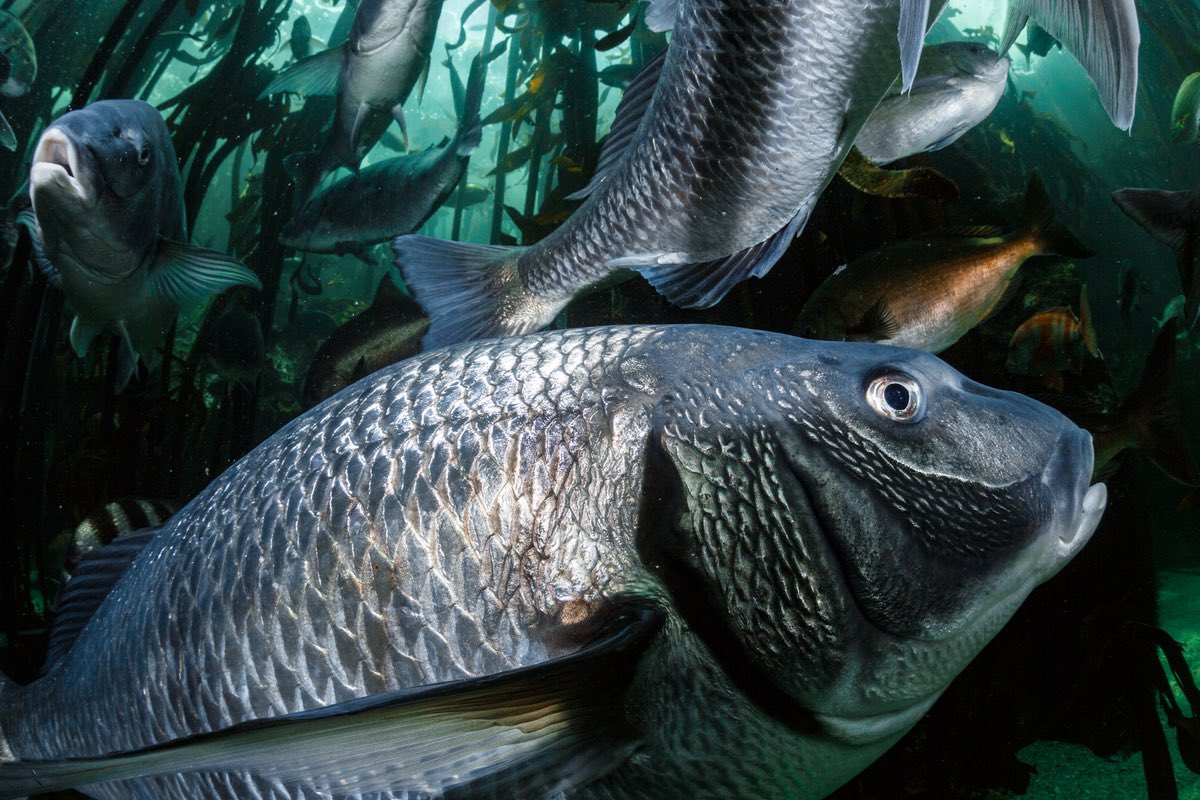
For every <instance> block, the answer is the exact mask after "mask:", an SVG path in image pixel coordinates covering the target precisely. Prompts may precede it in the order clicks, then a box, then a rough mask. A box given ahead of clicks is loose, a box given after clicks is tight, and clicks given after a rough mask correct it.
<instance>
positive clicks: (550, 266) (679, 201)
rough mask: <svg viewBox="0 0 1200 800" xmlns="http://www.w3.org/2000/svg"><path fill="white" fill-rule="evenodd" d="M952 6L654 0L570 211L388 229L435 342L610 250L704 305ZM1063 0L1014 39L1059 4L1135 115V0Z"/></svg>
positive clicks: (834, 157) (1025, 4)
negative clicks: (512, 226)
mask: <svg viewBox="0 0 1200 800" xmlns="http://www.w3.org/2000/svg"><path fill="white" fill-rule="evenodd" d="M944 6H945V3H944V2H942V0H934V1H933V2H932V3H928V4H926V3H922V2H918V1H917V0H856V1H855V2H848V1H843V0H834V1H833V2H830V1H829V0H823V1H822V2H815V0H791V1H790V2H785V1H784V0H776V1H775V2H749V1H748V0H733V1H730V0H654V2H652V3H651V6H650V8H649V10H648V11H647V12H646V18H647V20H648V21H650V22H651V24H652V25H660V24H661V25H662V27H671V28H672V31H673V33H672V39H671V42H670V45H669V46H668V48H667V51H666V54H665V58H664V59H663V60H661V62H659V61H655V62H652V64H651V66H650V67H649V68H648V69H647V70H646V71H644V72H643V74H642V75H640V76H639V78H638V79H637V80H635V81H634V83H633V84H631V85H630V87H629V89H628V90H627V91H626V94H625V97H624V99H623V100H622V107H621V108H619V109H618V112H617V118H616V120H615V121H614V123H613V128H612V130H611V131H610V134H609V140H608V144H607V145H606V149H605V152H604V153H602V155H601V158H600V164H599V166H598V167H597V170H596V175H595V176H594V178H593V181H592V184H590V186H589V189H588V190H585V191H587V200H586V202H585V203H584V204H583V205H582V206H581V207H580V208H579V209H578V210H577V211H576V212H575V213H574V214H572V216H571V217H570V218H568V219H567V220H566V222H564V223H563V225H562V226H561V227H560V228H558V229H557V230H555V231H554V232H553V233H552V234H551V235H550V236H548V237H546V238H545V239H543V240H542V241H540V242H538V243H536V244H534V245H533V246H531V247H529V248H526V249H524V250H514V249H509V250H502V249H498V248H495V247H490V246H482V245H469V244H462V243H448V242H440V241H438V240H432V239H428V238H424V237H416V236H406V237H399V238H397V239H396V241H395V242H393V250H394V252H395V255H396V263H397V265H398V266H399V268H400V269H401V271H402V272H403V273H404V276H405V280H406V282H407V284H408V285H409V286H410V287H411V289H412V291H413V294H414V296H415V297H416V298H417V300H418V301H419V302H420V303H421V304H422V305H423V306H424V307H425V309H426V311H428V312H429V315H430V319H431V324H430V329H429V333H428V334H427V335H426V339H425V345H426V346H427V347H436V346H439V345H444V344H448V343H451V342H455V341H460V340H464V339H471V338H482V337H487V336H497V335H509V334H514V333H525V332H528V331H532V330H536V329H538V328H540V327H543V326H545V325H547V324H548V323H549V322H550V321H551V320H552V319H553V318H554V317H555V315H556V314H557V313H558V312H559V311H560V310H561V309H562V308H564V307H565V306H566V304H567V303H568V302H569V301H570V300H571V298H572V297H573V296H575V295H576V294H577V293H578V292H580V291H581V290H583V289H585V288H586V287H588V286H591V285H594V284H596V283H597V282H599V281H601V280H602V279H603V278H604V277H605V276H606V275H608V274H609V273H610V272H612V271H613V270H615V269H617V268H630V269H634V270H637V271H638V272H640V273H641V274H642V276H643V277H645V278H646V279H647V280H649V281H650V283H651V284H653V285H654V286H655V288H656V289H657V290H658V291H659V292H660V293H662V294H663V295H665V296H666V297H667V298H668V299H669V300H671V301H672V302H673V303H675V304H677V305H680V306H683V307H698V308H704V307H708V306H711V305H713V304H714V303H716V302H718V301H719V300H720V299H721V298H722V297H724V296H725V294H726V293H727V292H728V291H729V290H730V289H731V288H732V286H734V285H736V284H737V283H739V282H740V281H742V280H745V279H746V278H749V277H758V276H762V275H763V274H765V273H766V272H767V271H768V270H769V269H770V268H771V266H772V265H773V264H774V263H775V261H776V260H778V258H779V257H780V256H781V255H782V253H783V251H784V250H785V249H786V248H787V246H788V244H789V243H790V241H791V240H792V239H793V238H794V237H795V236H796V235H797V234H798V233H799V232H800V231H801V229H802V228H803V226H804V223H805V221H806V220H807V218H808V215H809V213H810V212H811V210H812V208H813V206H814V204H815V203H816V201H817V198H818V196H819V195H820V193H821V191H822V190H823V189H824V188H825V186H826V185H827V184H828V183H829V181H830V179H831V178H832V176H833V174H834V173H835V172H836V170H837V168H838V166H839V165H840V164H841V162H842V160H843V158H844V157H845V155H846V153H847V152H848V150H849V149H850V147H851V145H852V144H853V141H854V139H855V137H856V136H857V135H858V133H859V129H860V128H861V127H862V125H863V124H864V122H865V121H866V119H867V117H868V116H869V115H870V113H871V112H872V110H873V109H874V108H875V106H876V105H877V104H878V103H879V101H880V99H881V98H882V97H883V96H884V95H885V94H886V92H887V91H888V88H889V87H890V86H891V85H892V84H893V82H894V81H895V79H896V77H897V75H898V74H900V73H901V71H902V70H903V74H904V78H905V81H904V83H905V85H909V84H911V82H912V80H913V78H914V77H915V72H916V69H917V65H918V59H919V57H920V49H921V40H922V37H923V34H924V32H925V30H926V28H927V26H928V24H929V22H930V21H931V20H932V19H934V18H935V17H936V15H937V14H938V13H940V11H941V9H942V8H943V7H944ZM1062 6H1063V2H1062V0H1014V5H1013V9H1012V13H1011V14H1010V22H1009V30H1008V31H1007V33H1006V37H1005V39H1006V44H1007V43H1010V42H1011V41H1012V40H1014V39H1015V38H1016V36H1017V35H1018V33H1019V32H1020V30H1021V29H1022V28H1023V27H1024V25H1025V22H1026V20H1027V19H1029V17H1030V15H1034V16H1038V15H1043V14H1044V15H1049V16H1052V17H1053V18H1054V23H1053V24H1052V27H1054V28H1055V31H1054V32H1055V33H1058V29H1059V28H1065V29H1069V30H1068V34H1069V35H1066V34H1064V35H1063V37H1062V38H1063V40H1064V42H1066V43H1067V44H1068V45H1071V44H1072V43H1075V44H1078V45H1079V47H1077V48H1075V51H1076V52H1086V53H1088V54H1089V55H1090V56H1091V58H1092V62H1091V63H1090V67H1091V69H1092V74H1093V75H1094V76H1097V77H1096V80H1097V81H1098V84H1099V85H1100V86H1101V87H1102V96H1103V98H1104V100H1105V103H1106V106H1108V107H1109V108H1110V110H1112V111H1113V115H1114V120H1116V121H1117V123H1118V124H1119V125H1122V126H1124V127H1128V125H1129V124H1131V119H1132V105H1133V99H1134V94H1133V92H1134V90H1135V88H1136V72H1137V66H1136V52H1137V36H1138V33H1137V20H1136V15H1135V12H1134V10H1133V5H1132V2H1131V1H1130V0H1101V2H1098V3H1096V4H1095V6H1096V7H1095V8H1089V9H1088V13H1085V14H1078V13H1073V14H1064V13H1062V12H1063V8H1062ZM1039 18H1040V17H1039ZM672 21H673V22H672ZM902 45H903V46H902ZM1002 49H1006V48H1002Z"/></svg>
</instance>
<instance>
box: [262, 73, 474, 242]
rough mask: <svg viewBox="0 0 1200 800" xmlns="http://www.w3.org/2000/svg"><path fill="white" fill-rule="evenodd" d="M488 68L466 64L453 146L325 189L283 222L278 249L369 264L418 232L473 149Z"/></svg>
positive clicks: (379, 166)
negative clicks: (372, 251)
mask: <svg viewBox="0 0 1200 800" xmlns="http://www.w3.org/2000/svg"><path fill="white" fill-rule="evenodd" d="M486 67H487V61H485V60H484V59H483V58H482V57H481V56H476V57H475V59H474V61H472V63H471V72H470V74H469V75H468V77H467V91H466V95H465V97H464V98H463V105H462V106H461V107H460V109H459V125H458V131H457V132H456V133H455V135H454V138H453V139H451V140H450V141H449V142H448V143H447V144H444V145H443V146H442V147H440V148H430V149H429V150H426V151H424V152H422V153H416V154H413V155H405V156H395V157H393V158H389V159H385V160H384V161H378V162H376V163H374V164H371V165H370V166H368V167H364V168H363V169H361V170H359V171H358V172H357V173H356V174H353V175H348V176H346V177H345V178H342V179H341V180H338V181H336V182H335V183H333V184H331V185H330V186H329V187H328V188H326V189H324V190H322V191H321V192H320V193H319V194H317V195H316V196H314V197H313V198H312V199H311V200H309V201H308V202H307V203H305V205H304V207H303V208H301V209H300V211H299V212H298V213H297V214H296V216H295V217H293V218H292V219H291V220H289V221H288V223H287V225H285V226H284V227H283V231H282V232H281V233H280V236H279V241H280V243H281V244H284V245H286V246H287V247H292V248H295V249H296V250H303V251H306V252H310V253H334V254H337V255H343V254H350V255H354V256H357V257H358V258H360V259H363V260H365V261H368V262H369V261H370V260H369V257H368V255H367V252H368V248H369V247H370V246H371V245H374V244H378V243H380V242H385V241H387V240H389V239H392V238H394V237H396V236H399V235H401V234H404V233H411V232H412V231H415V230H416V229H417V228H419V227H421V225H422V224H424V222H425V221H426V220H427V219H429V217H430V216H432V215H433V212H434V211H436V210H437V209H438V208H440V207H441V206H442V204H443V203H445V202H446V199H447V198H449V197H450V195H451V193H452V192H453V191H454V188H455V187H456V186H458V184H459V182H460V181H461V180H462V179H463V175H465V174H466V171H467V162H468V161H469V160H470V157H471V154H472V153H473V152H475V149H476V148H477V147H479V142H480V140H481V138H482V135H483V128H482V126H481V124H480V119H479V106H480V103H481V102H482V100H483V89H484V80H485V78H486V73H487V68H486Z"/></svg>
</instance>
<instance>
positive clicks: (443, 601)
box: [0, 326, 1105, 800]
mask: <svg viewBox="0 0 1200 800" xmlns="http://www.w3.org/2000/svg"><path fill="white" fill-rule="evenodd" d="M1091 472H1092V448H1091V444H1090V439H1089V437H1088V435H1087V434H1086V433H1085V432H1084V431H1082V430H1080V429H1079V428H1077V427H1075V425H1073V424H1072V423H1071V422H1070V421H1068V420H1067V419H1066V418H1064V417H1063V416H1061V415H1060V414H1058V413H1057V412H1055V411H1053V410H1051V409H1049V408H1047V407H1046V406H1043V405H1041V404H1039V403H1037V402H1035V401H1032V400H1030V399H1028V398H1025V397H1023V396H1020V395H1016V394H1012V393H1009V392H1000V391H996V390H993V389H989V388H986V387H984V386H981V385H979V384H976V383H973V382H972V381H970V380H967V379H966V378H964V377H963V376H962V375H960V374H959V373H957V372H955V371H954V370H952V369H950V368H949V367H948V366H946V365H945V364H944V363H943V362H941V361H939V360H938V359H936V358H935V357H933V356H930V355H927V354H925V353H920V352H917V351H912V350H906V349H902V348H894V347H886V346H877V345H871V344H857V343H827V342H821V343H814V342H810V341H807V340H803V339H796V338H792V337H789V336H783V335H778V334H768V333H762V332H757V331H746V330H740V329H736V328H721V327H714V326H646V327H619V328H596V329H583V330H571V331H558V332H552V333H544V334H539V335H536V336H529V337H524V338H510V339H505V340H493V341H488V342H481V343H472V344H467V345H462V346H459V347H455V348H448V349H443V350H439V351H435V352H432V353H427V354H424V355H421V356H417V357H415V358H412V359H410V360H408V361H405V362H402V363H400V364H397V365H395V366H392V367H390V368H388V369H385V370H382V371H380V372H377V373H375V374H374V375H372V376H370V377H368V378H366V379H364V380H363V381H360V382H359V383H356V384H354V385H353V386H350V387H348V388H347V389H345V390H344V391H342V392H340V393H338V394H337V395H335V396H334V397H331V398H330V399H328V400H327V401H325V402H324V403H322V404H320V405H318V406H317V407H315V408H314V409H312V410H311V411H309V412H307V413H306V414H304V415H302V416H300V417H298V418H297V419H295V420H294V421H292V422H291V423H289V424H288V425H286V426H285V427H284V428H282V429H281V430H280V431H279V432H278V433H276V434H275V435H274V436H272V437H271V438H270V439H268V440H267V441H266V442H264V443H263V444H262V445H260V446H259V447H258V448H256V449H255V450H254V451H252V452H251V453H250V454H249V455H247V456H246V457H245V458H243V459H242V460H241V461H240V462H238V463H237V464H236V465H234V466H233V467H231V468H230V469H229V470H228V471H226V472H225V473H224V474H223V475H222V476H220V477H219V478H217V479H216V480H215V481H214V482H213V483H212V484H211V485H210V486H209V487H208V488H207V489H205V490H204V491H203V492H201V493H200V495H198V496H197V497H196V498H195V499H194V500H193V501H192V502H191V503H189V504H188V505H187V506H185V507H184V508H183V509H181V510H180V511H179V513H177V514H176V515H175V516H174V517H172V518H171V520H170V521H168V522H167V523H166V524H165V525H163V526H162V527H161V528H159V529H151V530H150V531H148V532H143V533H142V534H134V535H131V536H126V537H122V538H120V539H117V540H116V541H115V542H114V544H113V546H112V547H110V548H108V549H105V550H100V551H97V557H96V558H94V559H85V561H84V562H83V564H81V566H80V567H79V569H78V570H77V571H76V573H75V575H76V577H75V578H73V580H72V582H71V584H68V588H67V596H66V597H65V598H64V606H65V610H64V612H63V613H64V614H68V615H69V618H71V619H76V620H79V619H81V618H85V617H86V614H78V613H75V612H78V611H79V609H80V608H81V607H87V606H89V605H90V606H93V607H95V611H94V613H93V614H92V615H91V618H90V620H88V621H87V622H86V624H83V623H82V622H80V621H77V622H75V630H74V631H66V632H63V631H61V630H56V631H55V634H54V642H55V652H54V653H52V654H51V659H52V662H53V664H54V666H53V667H52V668H51V669H50V671H49V672H48V674H46V675H45V676H44V677H43V678H41V679H40V680H38V681H37V682H36V683H34V684H32V685H30V686H27V687H23V688H20V687H17V686H14V685H11V684H9V685H7V686H4V687H3V688H2V689H0V797H13V796H14V795H21V794H26V793H30V792H34V791H47V790H50V789H53V788H54V787H62V786H67V785H75V786H83V787H84V791H85V792H87V793H88V794H90V795H92V796H94V797H104V798H126V799H127V798H151V797H153V798H188V800H196V799H197V798H229V799H230V800H232V799H233V798H238V799H239V800H240V799H241V798H266V797H272V798H315V797H330V796H332V797H359V796H360V795H363V794H368V795H369V796H370V797H371V798H373V799H374V798H402V797H404V798H414V797H421V798H430V797H443V796H447V797H450V796H452V797H512V798H537V797H561V796H563V794H565V795H567V796H570V797H581V798H610V799H612V798H663V797H688V796H698V795H704V796H717V797H729V798H740V797H745V798H760V797H791V798H802V799H803V798H819V797H823V796H824V795H825V794H827V793H828V792H829V791H831V790H832V789H833V788H834V787H836V786H838V785H839V784H841V783H842V782H844V781H845V780H847V779H848V778H849V777H851V776H852V775H854V774H855V773H857V772H858V771H860V770H861V769H862V768H863V767H864V766H866V764H867V763H869V762H870V761H871V760H872V759H874V758H875V757H876V756H878V755H879V754H880V753H882V752H883V751H884V750H885V749H887V748H888V747H889V746H890V745H891V744H893V743H894V742H895V741H896V740H897V739H898V738H899V737H900V736H901V735H902V734H903V733H904V732H905V731H906V730H908V728H909V727H911V726H912V725H913V724H914V723H915V722H916V721H917V720H918V719H919V718H920V717H921V716H922V715H923V714H924V713H925V711H926V710H927V709H928V708H929V707H930V706H931V705H932V704H933V702H934V701H935V700H936V699H937V697H938V696H939V694H941V692H942V691H943V690H944V689H945V688H946V686H947V684H948V683H949V682H950V680H951V679H952V678H953V677H954V676H955V675H956V674H957V673H958V672H959V671H960V670H961V669H962V668H963V667H964V666H965V665H966V664H967V663H968V662H969V661H970V660H971V658H973V657H974V655H975V654H976V653H977V652H978V651H979V650H980V648H982V647H983V646H984V645H985V644H986V643H987V641H988V640H989V639H990V638H991V637H992V636H993V635H994V634H995V633H996V632H997V631H998V630H999V629H1000V628H1001V627H1002V626H1003V625H1004V623H1005V621H1006V620H1007V619H1008V618H1009V616H1010V615H1011V614H1012V613H1013V612H1014V611H1015V610H1016V608H1017V607H1018V606H1019V605H1020V603H1021V602H1022V600H1023V599H1024V598H1025V596H1026V595H1028V593H1029V592H1030V591H1031V590H1032V589H1033V588H1034V587H1035V586H1036V585H1038V584H1039V583H1041V582H1043V581H1045V580H1046V579H1048V578H1049V577H1050V576H1051V575H1053V574H1054V573H1056V572H1057V571H1058V570H1059V569H1060V568H1061V567H1062V566H1063V565H1064V564H1065V563H1066V562H1067V561H1068V560H1069V559H1070V558H1071V557H1072V556H1074V555H1075V554H1076V553H1077V552H1078V551H1079V550H1080V548H1082V547H1083V545H1084V543H1085V542H1086V541H1087V540H1088V537H1089V536H1090V534H1091V533H1092V531H1093V529H1094V528H1095V526H1096V524H1097V522H1098V520H1099V518H1100V514H1101V512H1102V510H1103V508H1104V505H1105V489H1104V486H1103V484H1097V485H1095V486H1092V487H1091V488H1089V487H1088V481H1089V479H1090V476H1091ZM77 581H78V584H76V582H77ZM106 584H108V585H111V586H112V588H111V591H108V593H107V594H106V595H105V592H104V590H105V589H106ZM72 585H77V586H78V587H79V588H78V589H77V590H74V591H73V590H72ZM72 639H73V643H72ZM560 793H562V794H560Z"/></svg>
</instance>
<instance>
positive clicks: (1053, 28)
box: [1000, 0, 1141, 131]
mask: <svg viewBox="0 0 1200 800" xmlns="http://www.w3.org/2000/svg"><path fill="white" fill-rule="evenodd" d="M1030 17H1032V18H1033V19H1034V20H1036V21H1037V23H1038V24H1039V25H1041V26H1042V27H1043V28H1045V29H1046V32H1047V33H1049V34H1050V35H1051V36H1053V37H1054V38H1055V39H1058V40H1059V41H1060V42H1062V43H1063V45H1064V46H1065V47H1066V48H1067V49H1068V50H1070V51H1071V53H1072V54H1073V55H1074V56H1075V58H1076V59H1077V60H1078V61H1079V63H1080V64H1082V65H1083V68H1084V69H1085V70H1087V73H1088V76H1089V77H1090V78H1091V79H1092V83H1094V84H1095V85H1096V90H1097V91H1098V92H1099V93H1100V101H1101V102H1102V103H1103V104H1104V108H1105V110H1106V111H1108V116H1109V118H1111V119H1112V121H1113V124H1114V125H1116V126H1117V127H1118V128H1120V129H1121V130H1124V131H1127V130H1129V129H1130V128H1131V127H1133V112H1134V106H1135V104H1136V101H1137V82H1138V47H1139V46H1140V44H1141V32H1140V31H1139V29H1138V19H1137V9H1136V8H1135V7H1134V0H1104V2H1095V1H1093V2H1088V1H1087V0H1012V2H1011V3H1010V4H1009V7H1008V22H1007V23H1006V25H1005V31H1004V41H1003V42H1002V43H1001V47H1000V52H1001V53H1006V52H1008V49H1009V48H1010V47H1012V45H1013V42H1015V41H1016V40H1017V36H1019V35H1020V33H1021V31H1022V30H1023V29H1024V28H1025V23H1026V22H1028V21H1029V18H1030Z"/></svg>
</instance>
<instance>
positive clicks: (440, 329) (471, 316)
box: [392, 235, 557, 350]
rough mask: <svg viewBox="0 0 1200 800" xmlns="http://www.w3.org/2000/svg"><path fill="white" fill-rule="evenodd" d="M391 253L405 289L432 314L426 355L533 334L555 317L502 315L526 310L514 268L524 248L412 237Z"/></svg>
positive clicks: (397, 244)
mask: <svg viewBox="0 0 1200 800" xmlns="http://www.w3.org/2000/svg"><path fill="white" fill-rule="evenodd" d="M392 252H393V253H394V254H395V262H396V266H397V267H399V268H400V272H401V274H402V275H403V276H404V281H405V285H406V286H408V288H409V290H410V291H411V292H412V294H413V297H415V298H416V299H417V302H419V303H420V304H421V306H422V307H423V308H424V309H425V311H426V312H427V313H428V314H429V330H428V331H427V332H426V334H425V338H424V339H423V340H422V347H423V349H425V350H429V349H432V348H435V347H441V346H443V345H447V344H453V343H455V342H461V341H466V340H468V339H488V338H493V337H497V336H513V335H516V334H521V333H529V332H531V331H535V330H537V329H538V328H541V327H543V326H544V325H546V324H548V323H549V322H550V319H553V314H550V315H549V319H547V318H546V315H541V316H534V315H532V314H521V313H518V312H513V311H509V312H508V315H507V316H505V315H503V314H502V310H503V309H504V308H505V307H506V306H507V307H511V306H512V305H518V306H519V305H523V304H522V303H521V302H520V299H521V298H520V294H521V293H522V292H523V291H524V289H523V287H522V286H521V285H520V282H519V280H518V279H517V275H516V272H515V264H514V263H513V262H514V261H515V259H516V257H517V255H518V254H519V253H520V252H521V248H516V247H503V246H499V245H484V244H468V243H466V242H449V241H445V240H442V239H434V238H431V237H428V236H417V235H408V236H398V237H397V238H396V239H395V240H393V242H392ZM505 273H507V275H506V274H505ZM510 300H512V301H515V302H513V303H510V302H509V301H510ZM555 313H557V309H555Z"/></svg>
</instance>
